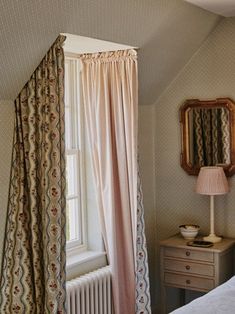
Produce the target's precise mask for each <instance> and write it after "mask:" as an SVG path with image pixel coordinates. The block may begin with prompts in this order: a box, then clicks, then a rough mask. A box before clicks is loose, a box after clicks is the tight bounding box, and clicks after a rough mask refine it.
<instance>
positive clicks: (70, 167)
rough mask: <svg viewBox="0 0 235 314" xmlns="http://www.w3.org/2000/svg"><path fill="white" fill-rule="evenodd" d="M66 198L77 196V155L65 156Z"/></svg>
mask: <svg viewBox="0 0 235 314" xmlns="http://www.w3.org/2000/svg"><path fill="white" fill-rule="evenodd" d="M66 167H67V197H71V196H73V195H77V194H78V184H77V182H78V168H77V167H78V158H77V154H73V155H72V154H71V155H70V154H69V155H67V166H66Z"/></svg>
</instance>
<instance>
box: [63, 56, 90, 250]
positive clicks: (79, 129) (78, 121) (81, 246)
mask: <svg viewBox="0 0 235 314" xmlns="http://www.w3.org/2000/svg"><path fill="white" fill-rule="evenodd" d="M66 65H68V67H69V68H70V69H69V72H68V80H69V82H68V83H69V84H68V85H67V88H68V89H69V95H70V99H69V102H70V104H69V106H70V107H71V111H70V119H71V120H72V119H73V122H72V126H73V128H72V132H71V133H72V139H71V141H72V148H69V149H67V148H66V157H67V155H70V154H73V155H74V154H75V155H76V156H77V160H78V165H77V170H78V174H77V178H78V182H77V189H78V191H77V193H75V195H73V196H72V197H71V196H70V197H68V196H67V197H66V201H67V200H69V199H71V198H73V197H76V196H78V200H79V208H80V210H79V211H78V212H77V217H76V220H77V224H79V229H80V233H79V237H80V240H70V241H66V253H67V256H73V255H75V254H79V253H82V252H84V251H86V250H87V217H86V216H87V215H86V213H87V210H86V179H85V178H86V173H85V169H86V167H85V134H84V112H83V106H82V103H81V95H80V88H79V86H80V82H79V80H80V68H81V67H80V61H79V59H78V58H76V57H71V56H65V67H66ZM65 79H66V77H65ZM65 102H66V99H65ZM65 106H66V107H67V104H66V103H65ZM76 146H77V147H76Z"/></svg>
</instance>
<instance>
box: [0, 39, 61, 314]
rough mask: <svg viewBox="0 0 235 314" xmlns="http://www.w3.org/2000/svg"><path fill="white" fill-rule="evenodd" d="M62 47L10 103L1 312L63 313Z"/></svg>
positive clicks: (52, 52)
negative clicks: (12, 120) (11, 135)
mask: <svg viewBox="0 0 235 314" xmlns="http://www.w3.org/2000/svg"><path fill="white" fill-rule="evenodd" d="M64 40H65V37H64V36H59V37H58V38H57V40H56V41H55V43H54V44H53V45H52V47H51V48H50V50H49V51H48V53H47V54H46V56H45V57H44V59H43V60H42V62H41V63H40V65H39V66H38V68H37V69H36V70H35V72H34V73H33V75H32V76H31V78H30V80H29V81H28V83H27V84H26V85H25V86H24V88H23V89H22V91H21V93H20V94H19V96H18V97H17V99H16V100H15V129H14V142H13V154H12V170H11V179H10V191H9V204H8V212H7V224H6V233H5V242H4V252H3V262H2V277H1V294H0V295H1V299H0V301H1V303H0V306H1V307H0V312H1V313H6V314H10V313H11V314H14V313H17V314H23V313H34V314H42V313H43V314H47V313H50V314H53V313H54V314H55V313H57V314H58V313H61V314H62V313H65V208H66V206H65V160H64V149H65V148H64V53H63V49H62V44H63V42H64Z"/></svg>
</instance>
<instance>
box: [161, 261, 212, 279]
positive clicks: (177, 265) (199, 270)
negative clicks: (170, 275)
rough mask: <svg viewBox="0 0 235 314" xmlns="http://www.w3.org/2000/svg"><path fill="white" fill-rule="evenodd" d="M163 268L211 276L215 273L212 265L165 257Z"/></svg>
mask: <svg viewBox="0 0 235 314" xmlns="http://www.w3.org/2000/svg"><path fill="white" fill-rule="evenodd" d="M164 269H165V270H168V271H169V270H170V271H177V272H184V273H189V274H195V275H202V276H211V277H213V276H214V274H215V272H214V266H213V265H208V264H202V263H193V262H190V261H179V260H178V261H176V260H171V259H167V258H165V259H164Z"/></svg>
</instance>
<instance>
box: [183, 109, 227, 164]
mask: <svg viewBox="0 0 235 314" xmlns="http://www.w3.org/2000/svg"><path fill="white" fill-rule="evenodd" d="M187 115H188V116H187V119H188V132H189V138H188V139H189V143H188V145H189V154H188V162H189V163H190V164H191V165H193V166H197V167H198V166H199V167H202V166H216V165H223V166H224V165H229V164H230V162H231V161H230V128H229V110H228V109H227V108H210V109H207V108H203V107H198V108H190V109H189V110H188V112H187Z"/></svg>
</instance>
